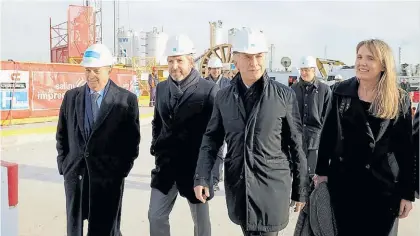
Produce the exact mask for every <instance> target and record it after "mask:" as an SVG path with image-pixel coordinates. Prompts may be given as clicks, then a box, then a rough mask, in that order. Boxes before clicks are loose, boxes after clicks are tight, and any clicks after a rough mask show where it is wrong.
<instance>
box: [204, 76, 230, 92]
mask: <svg viewBox="0 0 420 236" xmlns="http://www.w3.org/2000/svg"><path fill="white" fill-rule="evenodd" d="M206 80H210V81H213V82H214V80H213V79H212V78H210V76H208V77H206ZM230 82H231V81H230V79H228V78H226V77H223V76H220V79H219V80H218V81H217V82H216V84H217V85H219V88H220V89H223V88H226V87H228V86H230Z"/></svg>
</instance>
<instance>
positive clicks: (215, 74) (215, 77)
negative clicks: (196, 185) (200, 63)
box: [206, 57, 230, 191]
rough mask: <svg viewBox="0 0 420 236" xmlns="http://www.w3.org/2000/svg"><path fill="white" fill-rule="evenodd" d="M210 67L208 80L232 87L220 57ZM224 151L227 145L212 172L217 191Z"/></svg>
mask: <svg viewBox="0 0 420 236" xmlns="http://www.w3.org/2000/svg"><path fill="white" fill-rule="evenodd" d="M208 67H209V76H208V77H207V78H206V80H208V81H212V82H214V83H216V84H217V85H218V86H219V88H220V89H223V88H226V87H228V86H230V80H229V79H228V78H226V77H223V76H222V68H223V64H222V61H221V60H220V59H219V58H218V57H212V58H210V60H209V62H208ZM224 149H225V144H223V146H222V147H221V148H220V150H219V153H217V160H216V163H215V164H214V167H213V170H212V175H213V183H214V190H215V191H218V190H220V188H219V182H221V181H222V180H223V160H224V155H225V154H224Z"/></svg>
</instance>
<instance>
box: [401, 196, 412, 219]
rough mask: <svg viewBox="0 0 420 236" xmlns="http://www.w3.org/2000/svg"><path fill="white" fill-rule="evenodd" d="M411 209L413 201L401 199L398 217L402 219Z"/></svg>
mask: <svg viewBox="0 0 420 236" xmlns="http://www.w3.org/2000/svg"><path fill="white" fill-rule="evenodd" d="M411 209H413V203H412V202H410V201H407V200H405V199H401V203H400V213H399V214H400V215H399V218H400V219H404V218H405V217H407V216H408V213H410V211H411Z"/></svg>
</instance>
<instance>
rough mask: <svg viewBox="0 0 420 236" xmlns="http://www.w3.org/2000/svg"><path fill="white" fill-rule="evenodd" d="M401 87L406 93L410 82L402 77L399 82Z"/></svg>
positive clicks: (408, 90)
mask: <svg viewBox="0 0 420 236" xmlns="http://www.w3.org/2000/svg"><path fill="white" fill-rule="evenodd" d="M400 86H401V89H403V90H404V91H406V92H407V93H408V92H410V84H409V83H408V81H407V80H406V79H403V80H402V81H401V83H400Z"/></svg>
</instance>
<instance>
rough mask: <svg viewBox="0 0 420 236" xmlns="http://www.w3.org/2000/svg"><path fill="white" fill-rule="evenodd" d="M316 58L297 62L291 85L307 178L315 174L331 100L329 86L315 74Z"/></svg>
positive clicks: (307, 57) (304, 58)
mask: <svg viewBox="0 0 420 236" xmlns="http://www.w3.org/2000/svg"><path fill="white" fill-rule="evenodd" d="M316 68H317V64H316V59H315V58H314V57H312V56H305V57H303V58H302V59H301V61H300V64H299V70H300V78H299V81H298V82H297V83H295V84H293V85H292V89H293V90H294V91H295V93H296V98H297V101H298V104H299V113H300V116H301V117H300V118H301V121H302V124H303V149H304V151H305V154H306V158H307V160H308V172H309V178H312V177H313V176H314V175H315V167H316V162H317V159H318V146H319V139H320V136H321V130H322V126H323V124H324V120H325V116H326V114H327V107H328V104H329V103H330V100H331V96H332V93H331V89H330V87H329V86H328V85H327V84H325V83H322V82H321V81H320V79H319V78H317V77H316V76H315V70H316Z"/></svg>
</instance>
